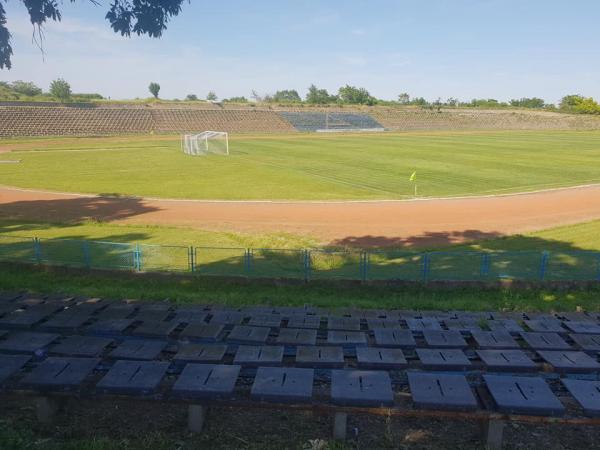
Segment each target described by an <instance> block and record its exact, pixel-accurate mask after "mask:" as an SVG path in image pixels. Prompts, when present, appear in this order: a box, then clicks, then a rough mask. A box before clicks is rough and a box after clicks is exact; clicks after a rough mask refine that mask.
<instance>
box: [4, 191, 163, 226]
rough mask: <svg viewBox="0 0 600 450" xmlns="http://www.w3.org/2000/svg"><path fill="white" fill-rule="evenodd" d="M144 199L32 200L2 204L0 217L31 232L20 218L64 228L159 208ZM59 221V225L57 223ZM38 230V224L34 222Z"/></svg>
mask: <svg viewBox="0 0 600 450" xmlns="http://www.w3.org/2000/svg"><path fill="white" fill-rule="evenodd" d="M158 210H159V208H156V207H154V206H148V205H147V204H145V203H144V202H143V200H141V199H138V198H133V197H118V196H113V195H110V194H107V195H106V196H98V197H79V198H70V199H56V200H31V201H17V202H11V203H4V204H1V205H0V219H1V220H7V221H11V222H14V223H15V224H11V225H10V229H9V230H3V229H2V227H0V233H1V232H2V231H28V229H31V228H28V226H30V225H22V226H21V228H19V225H18V222H19V221H40V222H45V223H48V225H49V226H50V224H52V226H64V227H65V228H67V227H69V226H73V225H77V224H81V223H82V222H85V221H90V220H91V221H99V222H112V221H118V220H123V219H127V218H129V217H134V216H137V215H140V214H146V213H149V212H154V211H158ZM57 224H58V225H57ZM35 226H36V228H38V229H39V224H36V225H35Z"/></svg>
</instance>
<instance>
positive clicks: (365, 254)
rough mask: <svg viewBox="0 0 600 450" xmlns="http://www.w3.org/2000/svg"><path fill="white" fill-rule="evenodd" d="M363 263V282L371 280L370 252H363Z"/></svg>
mask: <svg viewBox="0 0 600 450" xmlns="http://www.w3.org/2000/svg"><path fill="white" fill-rule="evenodd" d="M360 261H361V266H362V267H361V274H360V275H361V280H362V281H363V282H365V281H367V280H368V279H369V252H366V251H364V252H362V253H361V255H360Z"/></svg>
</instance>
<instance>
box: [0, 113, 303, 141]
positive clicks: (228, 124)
mask: <svg viewBox="0 0 600 450" xmlns="http://www.w3.org/2000/svg"><path fill="white" fill-rule="evenodd" d="M211 129H217V130H221V131H227V132H237V133H246V132H262V133H284V132H293V131H295V130H294V128H293V127H292V126H291V125H290V124H289V123H288V122H286V121H285V120H283V119H282V118H281V117H280V116H279V115H278V114H277V113H275V112H272V111H262V110H258V111H253V110H240V111H237V110H236V111H224V110H212V109H208V110H206V109H198V110H192V109H163V108H139V107H135V108H127V107H125V108H121V107H119V108H116V107H111V108H104V107H96V108H89V107H85V108H80V107H69V108H67V107H35V106H27V107H15V106H4V107H2V106H0V137H11V136H85V135H98V134H121V133H123V134H127V133H150V132H159V133H162V132H186V131H191V130H192V131H197V130H211Z"/></svg>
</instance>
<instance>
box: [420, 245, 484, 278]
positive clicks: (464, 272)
mask: <svg viewBox="0 0 600 450" xmlns="http://www.w3.org/2000/svg"><path fill="white" fill-rule="evenodd" d="M425 258H427V267H426V268H425V271H426V273H425V274H424V278H425V279H426V280H427V281H443V280H460V281H472V280H479V279H481V278H482V258H484V255H482V253H481V252H431V253H428V254H427V255H426V256H425Z"/></svg>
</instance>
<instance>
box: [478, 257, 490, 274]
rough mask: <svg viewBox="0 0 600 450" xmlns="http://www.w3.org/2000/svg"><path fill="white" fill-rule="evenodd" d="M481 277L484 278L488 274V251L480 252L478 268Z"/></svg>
mask: <svg viewBox="0 0 600 450" xmlns="http://www.w3.org/2000/svg"><path fill="white" fill-rule="evenodd" d="M479 274H480V275H481V278H486V277H487V276H489V274H490V255H489V253H482V254H481V269H480V270H479Z"/></svg>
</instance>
